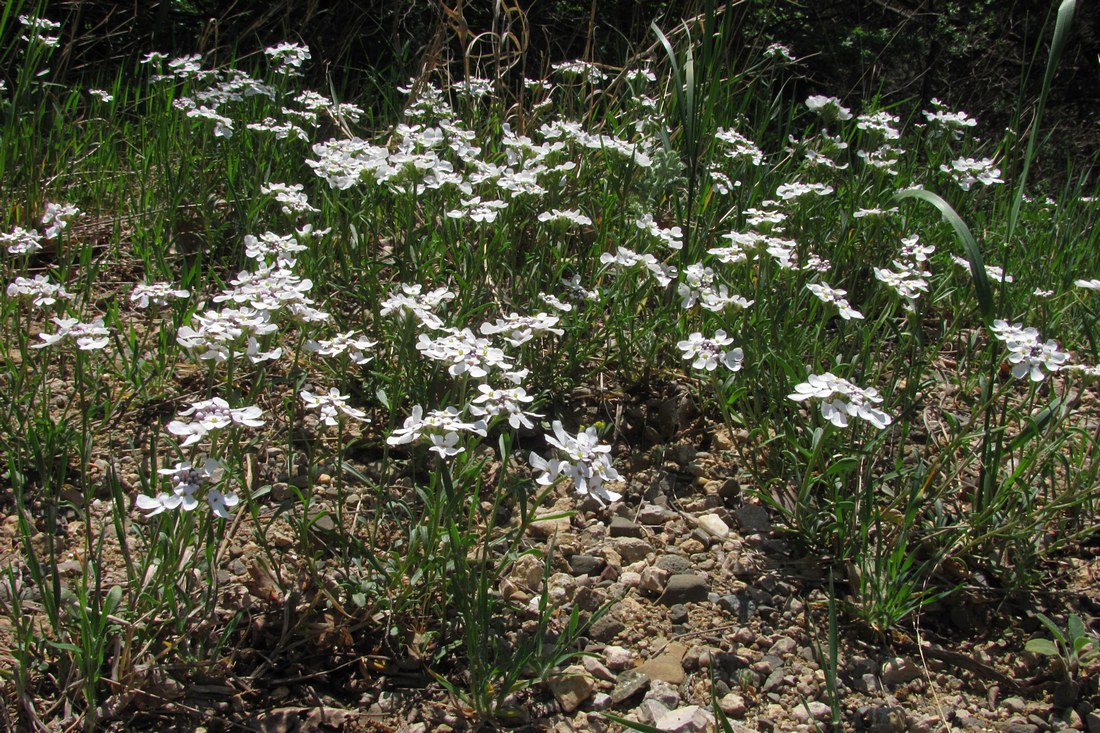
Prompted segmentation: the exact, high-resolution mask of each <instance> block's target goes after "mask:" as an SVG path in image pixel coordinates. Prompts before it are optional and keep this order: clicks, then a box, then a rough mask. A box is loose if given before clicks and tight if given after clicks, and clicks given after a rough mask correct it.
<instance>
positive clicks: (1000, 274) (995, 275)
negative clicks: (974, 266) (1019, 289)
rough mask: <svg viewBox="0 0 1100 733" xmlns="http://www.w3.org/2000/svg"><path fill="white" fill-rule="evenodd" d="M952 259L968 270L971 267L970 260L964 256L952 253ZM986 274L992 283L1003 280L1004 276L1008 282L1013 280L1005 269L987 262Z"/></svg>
mask: <svg viewBox="0 0 1100 733" xmlns="http://www.w3.org/2000/svg"><path fill="white" fill-rule="evenodd" d="M951 261H952V262H954V263H955V264H956V265H958V266H959V267H963V268H966V269H967V270H969V269H970V261H969V260H967V259H966V258H964V257H959V256H958V255H951ZM985 276H986V277H987V278H989V281H990V282H992V283H999V282H1001V280H1002V278H1003V279H1004V281H1005V282H1006V283H1010V282H1012V281H1013V277H1012V275H1006V274H1005V271H1004V269H1002V268H1000V267H997V266H996V265H988V264H987V265H986V266H985Z"/></svg>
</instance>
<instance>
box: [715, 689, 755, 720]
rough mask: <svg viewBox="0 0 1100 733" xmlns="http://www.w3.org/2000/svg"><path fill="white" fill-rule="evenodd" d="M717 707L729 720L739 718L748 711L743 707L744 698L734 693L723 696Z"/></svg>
mask: <svg viewBox="0 0 1100 733" xmlns="http://www.w3.org/2000/svg"><path fill="white" fill-rule="evenodd" d="M718 707H719V708H721V710H722V712H723V713H725V714H726V715H728V716H729V717H731V718H740V717H741V716H743V715H744V714H745V711H746V710H747V709H748V708H747V707H746V705H745V698H743V697H741V696H740V695H738V694H737V693H736V692H731V693H729V694H726V695H723V696H722V699H720V700H719V701H718Z"/></svg>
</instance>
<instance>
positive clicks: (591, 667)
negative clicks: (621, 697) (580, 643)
mask: <svg viewBox="0 0 1100 733" xmlns="http://www.w3.org/2000/svg"><path fill="white" fill-rule="evenodd" d="M581 666H583V667H584V671H586V672H588V674H590V675H592V677H594V678H595V679H598V680H603V681H604V682H614V681H615V673H614V672H612V671H611V670H610V669H608V668H607V667H605V666H604V664H603V662H601V661H600V660H599V659H596V658H595V657H584V658H582V659H581Z"/></svg>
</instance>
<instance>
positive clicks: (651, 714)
mask: <svg viewBox="0 0 1100 733" xmlns="http://www.w3.org/2000/svg"><path fill="white" fill-rule="evenodd" d="M670 711H671V708H669V706H668V705H665V704H664V703H663V702H661V701H660V700H654V699H652V698H649V697H647V698H646V699H644V700H642V703H641V704H640V705H639V706H638V707H637V708H635V710H634V714H635V715H636V716H637V717H638V720H639V721H641V722H642V723H653V722H655V721H657V720H660V719H661V718H663V717H664V716H665V715H668V713H669V712H670Z"/></svg>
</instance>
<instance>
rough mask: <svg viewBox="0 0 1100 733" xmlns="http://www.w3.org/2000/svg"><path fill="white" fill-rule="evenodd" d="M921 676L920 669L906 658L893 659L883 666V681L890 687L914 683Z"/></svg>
mask: <svg viewBox="0 0 1100 733" xmlns="http://www.w3.org/2000/svg"><path fill="white" fill-rule="evenodd" d="M920 676H921V671H920V667H918V666H917V665H915V664H913V663H912V662H911V661H909V660H908V659H906V658H905V657H893V658H891V659H888V660H886V664H884V665H883V666H882V681H883V683H885V684H886V685H888V686H890V687H894V686H896V685H903V684H905V683H906V682H912V681H913V680H915V679H917V678H919V677H920Z"/></svg>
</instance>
